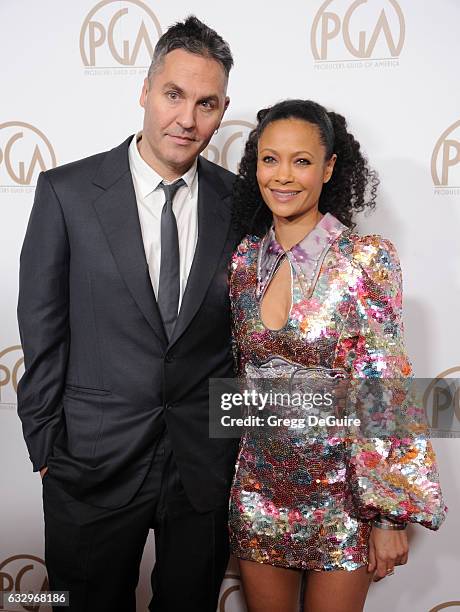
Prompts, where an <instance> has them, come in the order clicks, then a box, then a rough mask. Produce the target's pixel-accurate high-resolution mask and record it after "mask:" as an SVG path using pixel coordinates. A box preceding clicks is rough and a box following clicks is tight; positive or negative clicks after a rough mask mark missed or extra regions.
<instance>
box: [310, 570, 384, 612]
mask: <svg viewBox="0 0 460 612" xmlns="http://www.w3.org/2000/svg"><path fill="white" fill-rule="evenodd" d="M372 576H373V573H372V572H368V571H367V566H366V565H364V566H362V567H360V568H358V569H356V570H353V571H351V572H350V571H347V570H334V571H330V572H326V571H324V572H307V581H306V587H305V594H304V612H361V611H362V609H363V607H364V602H365V601H366V596H367V591H368V589H369V585H370V583H371V580H372Z"/></svg>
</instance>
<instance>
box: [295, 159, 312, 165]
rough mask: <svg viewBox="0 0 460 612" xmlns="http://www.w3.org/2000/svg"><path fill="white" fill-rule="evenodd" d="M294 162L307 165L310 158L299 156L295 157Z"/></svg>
mask: <svg viewBox="0 0 460 612" xmlns="http://www.w3.org/2000/svg"><path fill="white" fill-rule="evenodd" d="M296 164H300V165H301V166H309V165H310V160H309V159H305V158H304V157H301V158H300V159H296Z"/></svg>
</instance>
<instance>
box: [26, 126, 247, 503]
mask: <svg viewBox="0 0 460 612" xmlns="http://www.w3.org/2000/svg"><path fill="white" fill-rule="evenodd" d="M131 138H132V137H130V138H128V139H127V140H126V141H125V142H124V143H122V144H121V145H120V146H118V147H116V148H114V149H112V150H111V151H108V152H105V153H101V154H99V155H95V156H92V157H89V158H86V159H83V160H80V161H77V162H74V163H71V164H67V165H65V166H61V167H59V168H55V169H53V170H50V171H48V172H46V173H42V174H41V175H40V178H39V181H38V185H37V190H36V195H35V202H34V206H33V209H32V213H31V217H30V221H29V225H28V228H27V233H26V237H25V241H24V245H23V248H22V252H21V267H20V292H19V305H18V318H19V327H20V333H21V340H22V345H23V349H24V357H25V368H26V370H25V374H24V376H23V377H22V379H21V381H20V383H19V388H18V412H19V416H20V418H21V420H22V423H23V431H24V437H25V440H26V443H27V446H28V449H29V453H30V457H31V460H32V463H33V466H34V470H38V469H40V468H41V467H43V466H45V465H48V467H49V471H50V474H52V475H53V476H54V477H55V478H57V479H59V480H60V481H61V482H62V484H63V486H64V487H66V488H67V489H68V491H69V492H71V493H72V494H73V495H74V496H76V497H77V498H79V499H85V500H87V501H89V502H91V503H95V504H97V505H101V506H106V507H117V506H121V505H123V504H126V503H127V502H128V501H129V500H130V499H131V498H132V497H133V496H134V495H135V493H136V491H137V490H138V489H139V487H140V485H141V483H142V481H143V479H144V477H145V475H146V472H147V470H148V468H149V464H150V461H151V459H152V455H153V452H154V446H155V440H156V439H157V438H158V436H159V434H160V432H161V430H162V429H163V428H164V427H165V426H166V428H167V430H168V433H169V436H170V438H171V442H172V447H173V452H174V455H175V458H176V462H177V465H178V469H179V472H180V476H181V479H182V482H183V485H184V488H185V490H186V493H187V495H188V497H189V499H190V501H191V502H192V504H193V505H194V506H195V508H196V509H197V510H199V511H207V510H211V509H213V508H215V507H217V506H219V505H222V504H225V503H226V500H227V496H228V490H229V486H230V483H231V477H232V472H233V468H234V461H235V454H236V441H235V440H221V439H210V438H209V433H208V409H209V407H208V379H209V378H210V377H232V376H233V361H232V353H231V341H230V338H231V336H230V306H229V297H228V265H229V260H230V256H231V253H232V251H233V249H234V247H235V244H236V236H235V234H234V232H233V230H232V229H231V223H230V220H231V187H232V182H233V179H234V175H233V174H232V173H230V172H228V171H227V170H224V169H222V168H220V167H219V166H216V165H215V164H212V163H210V162H208V161H207V160H205V159H203V158H201V157H200V158H199V164H198V172H199V191H198V243H197V247H196V252H195V257H194V260H193V264H192V268H191V271H190V276H189V279H188V283H187V287H186V290H185V293H184V296H183V300H182V306H181V310H180V313H179V317H178V321H177V324H176V327H175V330H174V334H173V337H172V338H171V341H170V342H169V343H168V341H167V339H166V336H165V332H164V329H163V324H162V321H161V318H160V314H159V311H158V307H157V304H156V300H155V296H154V292H153V289H152V286H151V282H150V277H149V273H148V267H147V262H146V259H145V254H144V248H143V242H142V235H141V229H140V224H139V218H138V212H137V204H136V197H135V193H134V187H133V182H132V178H131V172H130V169H129V164H128V147H129V143H130V141H131Z"/></svg>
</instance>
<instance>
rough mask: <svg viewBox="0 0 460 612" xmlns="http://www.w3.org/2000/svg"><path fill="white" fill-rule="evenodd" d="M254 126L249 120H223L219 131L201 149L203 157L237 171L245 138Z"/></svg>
mask: <svg viewBox="0 0 460 612" xmlns="http://www.w3.org/2000/svg"><path fill="white" fill-rule="evenodd" d="M255 127H256V126H255V125H254V124H253V123H250V122H249V121H240V120H231V121H223V122H222V123H221V124H220V127H219V132H218V133H217V135H216V136H214V138H213V139H212V142H211V143H210V144H209V145H208V146H207V147H206V149H205V150H204V151H203V153H202V155H203V157H205V158H206V159H209V161H212V162H214V163H215V164H219V165H220V166H222V167H223V168H226V169H227V170H231V171H232V172H238V166H239V163H240V160H241V157H242V156H243V153H244V146H245V144H246V140H247V139H248V136H249V134H250V132H251V131H252V130H253V129H254V128H255Z"/></svg>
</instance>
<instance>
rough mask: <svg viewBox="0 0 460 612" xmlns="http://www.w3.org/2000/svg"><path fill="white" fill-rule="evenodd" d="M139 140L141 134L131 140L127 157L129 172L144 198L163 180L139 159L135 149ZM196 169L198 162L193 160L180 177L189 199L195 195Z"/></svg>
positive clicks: (139, 156)
mask: <svg viewBox="0 0 460 612" xmlns="http://www.w3.org/2000/svg"><path fill="white" fill-rule="evenodd" d="M141 138H142V132H138V133H137V134H136V135H135V136H134V138H133V139H132V140H131V144H130V145H129V150H128V156H129V165H130V168H131V172H132V173H133V175H134V176H135V178H136V182H137V185H138V189H139V192H140V195H141V196H142V197H143V198H146V197H147V196H149V195H150V194H151V193H153V192H154V191H155V189H157V188H158V185H159V184H160V183H161V182H162V181H163V180H164V179H163V177H162V176H160V175H159V174H158V172H156V171H155V170H154V169H153V168H152V166H149V164H148V163H147V162H146V161H145V160H144V159H143V158H142V157H141V154H140V153H139V149H138V148H137V143H138V142H139V140H140V139H141ZM197 167H198V162H197V160H196V159H195V161H194V163H193V164H192V166H191V167H190V168H189V169H188V170H187V172H185V174H183V175H182V176H181V177H180V178H182V179H183V180H184V182H185V184H186V186H187V190H188V193H187V195H189V196H190V197H193V196H194V195H195V193H196V188H197V181H196V180H195V179H196V177H197ZM175 180H177V179H175ZM173 182H174V181H173ZM165 183H166V184H168V183H169V181H166V180H165Z"/></svg>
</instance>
